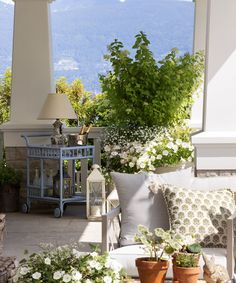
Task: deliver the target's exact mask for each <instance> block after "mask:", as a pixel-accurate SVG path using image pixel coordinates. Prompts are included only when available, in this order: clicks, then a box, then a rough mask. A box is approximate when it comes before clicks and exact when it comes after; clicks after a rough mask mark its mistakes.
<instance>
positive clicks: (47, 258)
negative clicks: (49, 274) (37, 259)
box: [44, 257, 51, 265]
mask: <svg viewBox="0 0 236 283" xmlns="http://www.w3.org/2000/svg"><path fill="white" fill-rule="evenodd" d="M44 263H45V264H46V265H50V264H51V259H50V258H49V257H46V258H45V259H44Z"/></svg>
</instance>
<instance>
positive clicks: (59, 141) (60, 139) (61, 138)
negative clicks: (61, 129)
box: [51, 134, 67, 145]
mask: <svg viewBox="0 0 236 283" xmlns="http://www.w3.org/2000/svg"><path fill="white" fill-rule="evenodd" d="M51 143H52V144H54V145H65V144H67V137H66V136H65V135H63V134H61V135H53V136H51Z"/></svg>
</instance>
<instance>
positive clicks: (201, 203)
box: [162, 185, 235, 248]
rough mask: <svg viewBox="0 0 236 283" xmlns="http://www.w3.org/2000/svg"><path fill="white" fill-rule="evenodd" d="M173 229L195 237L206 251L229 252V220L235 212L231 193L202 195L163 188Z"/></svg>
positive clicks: (183, 190) (219, 191)
mask: <svg viewBox="0 0 236 283" xmlns="http://www.w3.org/2000/svg"><path fill="white" fill-rule="evenodd" d="M162 191H163V195H164V198H165V201H166V204H167V209H168V214H169V221H170V227H171V229H172V230H173V231H174V232H175V233H177V234H181V235H189V234H191V235H194V236H195V237H196V238H197V239H198V240H199V241H200V242H201V244H202V246H203V247H217V248H225V247H226V243H227V236H226V226H227V218H228V217H229V216H231V215H232V214H233V213H234V211H235V203H234V194H233V192H231V191H230V190H228V189H222V190H217V191H199V190H187V189H184V188H177V187H174V186H170V185H162Z"/></svg>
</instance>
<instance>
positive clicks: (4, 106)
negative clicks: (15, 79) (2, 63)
mask: <svg viewBox="0 0 236 283" xmlns="http://www.w3.org/2000/svg"><path fill="white" fill-rule="evenodd" d="M10 97H11V70H10V68H8V69H6V71H5V73H4V74H3V77H2V78H0V124H2V123H5V122H7V121H9V118H10Z"/></svg>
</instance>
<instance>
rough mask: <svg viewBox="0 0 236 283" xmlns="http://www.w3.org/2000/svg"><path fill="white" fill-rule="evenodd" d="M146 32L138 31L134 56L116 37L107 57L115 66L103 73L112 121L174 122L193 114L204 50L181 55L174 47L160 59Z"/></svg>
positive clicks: (120, 122)
mask: <svg viewBox="0 0 236 283" xmlns="http://www.w3.org/2000/svg"><path fill="white" fill-rule="evenodd" d="M149 44H150V42H149V41H148V39H147V37H146V35H145V34H144V33H143V32H140V33H139V34H137V35H136V41H135V44H134V45H133V47H132V48H133V49H134V50H135V55H134V58H132V57H130V53H129V51H127V50H124V49H123V48H124V46H123V43H122V42H120V41H118V40H115V41H114V42H112V43H111V44H110V45H109V46H108V54H107V55H106V56H105V59H106V60H107V61H109V62H110V64H111V67H112V69H111V70H110V71H109V72H108V73H107V74H106V75H100V81H101V87H102V91H103V92H104V93H105V94H106V95H107V100H108V101H109V104H110V108H111V109H112V113H110V114H111V115H110V119H111V124H112V123H113V124H114V125H115V124H119V125H122V126H126V125H134V126H148V127H151V126H157V125H158V126H170V125H173V124H176V123H179V122H182V121H183V120H184V119H187V118H189V116H190V109H191V105H192V102H193V99H192V94H193V92H194V91H195V90H196V89H197V87H198V86H199V85H200V82H201V78H202V73H203V67H204V63H203V62H204V60H203V56H202V54H200V53H196V54H195V55H190V54H185V55H184V56H180V57H177V50H176V49H172V51H171V52H170V53H169V54H167V55H166V56H165V58H164V59H163V60H161V61H159V62H156V60H155V59H154V57H153V54H152V52H151V51H150V50H149Z"/></svg>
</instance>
